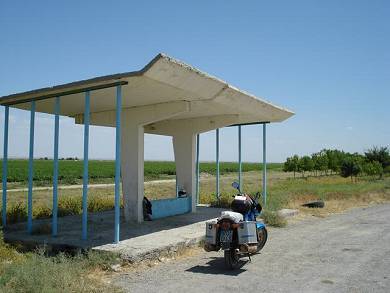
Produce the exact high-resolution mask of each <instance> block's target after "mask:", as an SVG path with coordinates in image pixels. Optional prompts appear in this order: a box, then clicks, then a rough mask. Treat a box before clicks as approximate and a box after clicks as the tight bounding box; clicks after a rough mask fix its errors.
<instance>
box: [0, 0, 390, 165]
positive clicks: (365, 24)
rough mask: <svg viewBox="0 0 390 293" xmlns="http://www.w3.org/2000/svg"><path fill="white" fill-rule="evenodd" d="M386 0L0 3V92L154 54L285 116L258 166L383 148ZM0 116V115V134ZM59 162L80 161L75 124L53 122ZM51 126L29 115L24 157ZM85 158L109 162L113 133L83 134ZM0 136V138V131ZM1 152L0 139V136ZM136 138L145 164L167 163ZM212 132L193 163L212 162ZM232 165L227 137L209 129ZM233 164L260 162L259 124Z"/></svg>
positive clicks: (13, 127) (20, 147)
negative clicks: (32, 136)
mask: <svg viewBox="0 0 390 293" xmlns="http://www.w3.org/2000/svg"><path fill="white" fill-rule="evenodd" d="M389 15H390V2H389V1H376V0H373V1H356V0H354V1H340V0H337V1H330V0H328V1H315V0H310V1H299V0H296V1H227V0H223V1H217V0H215V1H199V0H197V1H164V2H158V1H115V0H113V1H96V0H95V1H39V0H37V1H2V2H1V3H0V96H3V95H7V94H10V93H15V92H20V91H25V90H30V89H35V88H40V87H45V86H51V85H55V84H61V83H65V82H71V81H76V80H80V79H86V78H91V77H95V76H99V75H106V74H111V73H117V72H125V71H131V70H138V69H140V68H142V67H143V66H144V65H145V64H146V63H147V62H148V61H150V59H151V58H153V57H154V56H155V55H156V54H157V53H159V52H165V53H167V54H168V55H171V56H173V57H175V58H177V59H180V60H182V61H184V62H186V63H189V64H191V65H194V66H195V67H198V68H199V69H201V70H204V71H206V72H208V73H210V74H213V75H215V76H217V77H219V78H221V79H224V80H226V81H228V82H229V83H231V84H233V85H235V86H237V87H239V88H241V89H243V90H247V91H249V92H251V93H253V94H255V95H257V96H260V97H264V98H266V99H267V100H270V101H272V102H274V103H276V104H279V105H282V106H285V107H287V108H289V109H292V110H293V111H295V112H296V115H295V116H294V117H293V118H291V119H289V120H287V121H286V122H284V123H280V124H271V125H270V126H269V127H268V158H269V160H270V161H274V162H277V161H283V160H284V159H285V158H286V157H287V156H290V155H292V154H295V153H297V154H300V155H301V154H310V153H312V152H315V151H318V150H320V149H322V148H324V147H326V148H339V149H344V150H346V151H350V152H355V151H357V152H362V151H364V150H365V149H367V148H369V147H371V146H373V145H386V146H388V145H389V143H390V128H389V125H390V115H389V109H390V53H389V52H390V38H389V36H390V17H389ZM3 117H4V110H3V109H0V119H1V120H0V131H1V133H3V123H4V122H3V121H4V119H3ZM60 123H61V136H60V156H78V157H82V148H83V147H82V135H83V132H82V127H81V126H77V125H75V124H74V123H73V121H72V120H71V119H68V118H63V119H61V122H60ZM28 127H29V113H28V112H25V111H20V110H11V120H10V145H9V154H10V156H13V157H27V156H28ZM52 133H53V118H52V117H51V116H49V115H43V114H38V115H37V120H36V140H35V142H36V147H35V156H36V157H42V156H49V157H50V156H52V149H53V146H52ZM90 135H91V136H90V137H91V143H90V157H91V158H112V157H113V156H114V131H113V129H109V128H101V127H92V129H91V134H90ZM1 137H2V135H1ZM0 140H1V141H0V148H1V149H2V147H3V145H2V143H3V142H2V139H0ZM170 142H171V140H170V138H169V137H162V136H150V135H147V136H146V137H145V159H159V160H163V159H172V158H173V150H172V146H171V143H170ZM214 142H215V138H214V133H207V134H203V135H202V136H201V159H202V160H214V158H215V146H214ZM221 159H222V160H227V161H232V160H236V159H237V130H236V129H234V128H228V129H222V131H221ZM243 159H244V160H246V161H259V160H260V159H261V129H260V126H250V127H245V128H244V129H243Z"/></svg>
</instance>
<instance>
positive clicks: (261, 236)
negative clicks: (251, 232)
mask: <svg viewBox="0 0 390 293" xmlns="http://www.w3.org/2000/svg"><path fill="white" fill-rule="evenodd" d="M267 238H268V232H267V229H266V228H265V227H264V228H261V229H259V230H257V252H259V251H260V250H262V249H263V247H264V245H265V243H266V242H267Z"/></svg>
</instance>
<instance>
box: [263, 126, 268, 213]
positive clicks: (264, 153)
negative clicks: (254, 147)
mask: <svg viewBox="0 0 390 293" xmlns="http://www.w3.org/2000/svg"><path fill="white" fill-rule="evenodd" d="M263 198H264V207H265V206H266V205H267V132H266V124H265V123H263Z"/></svg>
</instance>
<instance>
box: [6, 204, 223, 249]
mask: <svg viewBox="0 0 390 293" xmlns="http://www.w3.org/2000/svg"><path fill="white" fill-rule="evenodd" d="M220 212H221V209H218V208H209V207H198V208H197V212H196V213H188V214H184V215H178V216H172V217H167V218H162V219H157V220H155V221H151V222H143V223H126V222H125V221H124V216H123V211H122V215H121V227H120V240H121V241H122V240H126V239H131V238H135V237H140V236H145V235H149V234H152V233H156V232H160V231H169V230H171V229H175V228H179V227H184V226H188V225H191V224H195V223H200V222H204V221H206V220H209V219H212V218H216V217H218V216H219V214H220ZM50 225H51V219H39V220H34V221H33V230H35V231H39V230H40V229H39V228H40V227H48V229H42V230H43V231H44V232H42V231H41V232H39V233H33V235H29V234H28V233H27V231H26V230H27V229H26V228H27V223H18V224H13V225H10V226H9V227H8V228H7V229H6V231H5V233H4V239H5V240H6V241H7V242H10V243H18V244H22V245H23V246H25V247H28V246H31V248H33V247H35V246H36V245H41V244H46V245H48V246H51V247H52V248H53V249H55V247H58V248H59V250H61V248H83V249H87V248H92V247H95V246H100V245H105V244H112V243H113V240H114V211H105V212H99V213H90V214H88V239H87V240H82V239H81V227H82V226H81V215H75V216H66V217H61V218H58V236H57V237H52V236H51V235H50Z"/></svg>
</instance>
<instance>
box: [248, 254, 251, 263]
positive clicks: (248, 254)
mask: <svg viewBox="0 0 390 293" xmlns="http://www.w3.org/2000/svg"><path fill="white" fill-rule="evenodd" d="M248 257H249V262H252V259H251V255H250V254H249V253H248Z"/></svg>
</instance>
